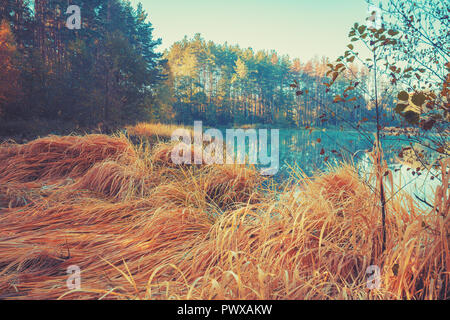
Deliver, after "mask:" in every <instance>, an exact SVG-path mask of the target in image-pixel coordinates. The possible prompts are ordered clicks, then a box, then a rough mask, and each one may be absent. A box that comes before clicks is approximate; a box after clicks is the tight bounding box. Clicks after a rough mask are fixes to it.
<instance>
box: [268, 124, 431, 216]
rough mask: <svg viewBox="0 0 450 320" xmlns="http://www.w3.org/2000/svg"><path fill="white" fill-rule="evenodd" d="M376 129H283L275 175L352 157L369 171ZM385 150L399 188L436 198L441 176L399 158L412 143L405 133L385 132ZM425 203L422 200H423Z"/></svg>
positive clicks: (278, 177)
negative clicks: (363, 132)
mask: <svg viewBox="0 0 450 320" xmlns="http://www.w3.org/2000/svg"><path fill="white" fill-rule="evenodd" d="M374 139H375V132H374V133H371V134H368V135H367V134H366V136H362V135H361V134H360V133H359V132H357V131H351V130H343V131H341V130H335V129H315V130H312V131H310V130H304V129H303V130H295V129H281V130H280V170H279V172H278V173H277V174H276V175H275V177H274V178H275V179H276V180H279V181H282V180H284V179H285V177H286V176H288V175H289V171H290V169H289V167H293V166H294V165H297V166H298V167H299V168H300V169H302V170H303V171H304V172H305V173H306V174H307V175H309V176H311V175H313V174H314V173H315V172H317V171H318V170H325V171H326V170H328V167H329V164H336V163H339V162H340V161H342V160H344V159H345V160H347V161H348V160H351V161H352V162H353V163H355V165H356V166H357V167H358V169H359V171H360V172H361V173H364V172H369V171H370V169H371V166H372V164H371V161H370V159H369V156H368V154H367V151H368V150H371V149H372V146H373V144H372V142H370V141H369V140H371V141H373V140H374ZM382 145H383V151H384V156H385V159H386V161H387V163H388V166H389V168H390V169H391V170H392V173H393V176H394V184H395V185H396V189H399V188H402V189H403V190H405V191H406V192H408V193H409V194H411V195H413V196H414V194H416V195H418V196H419V197H421V198H422V199H424V198H425V199H426V200H427V201H428V202H433V194H434V190H435V188H436V187H437V186H438V185H439V184H440V182H439V180H437V179H434V180H431V179H430V175H428V174H427V173H426V172H423V173H422V174H421V175H420V176H419V175H417V174H415V175H413V174H412V171H413V170H410V169H409V168H408V167H407V166H405V165H403V166H402V165H401V164H399V163H398V162H397V161H396V156H397V155H398V153H399V151H400V149H401V148H402V147H405V146H409V140H408V138H407V137H406V136H386V137H384V138H383V139H382ZM420 205H421V206H422V207H423V204H422V203H420Z"/></svg>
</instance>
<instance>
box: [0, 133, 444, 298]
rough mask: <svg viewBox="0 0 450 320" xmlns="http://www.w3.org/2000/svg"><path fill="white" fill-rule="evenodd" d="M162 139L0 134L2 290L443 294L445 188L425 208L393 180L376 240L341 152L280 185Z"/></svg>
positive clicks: (53, 294)
mask: <svg viewBox="0 0 450 320" xmlns="http://www.w3.org/2000/svg"><path fill="white" fill-rule="evenodd" d="M168 151H169V146H167V145H158V146H155V147H154V148H151V149H148V148H144V147H143V146H139V147H135V146H133V145H132V144H131V143H130V142H129V141H128V140H127V139H126V138H125V137H123V136H119V137H108V136H103V135H87V136H83V137H75V136H73V137H56V136H52V137H48V138H44V139H39V140H36V141H32V142H30V143H28V144H26V145H15V144H7V145H6V144H5V145H2V146H0V168H1V170H0V192H1V193H0V298H3V299H24V298H28V299H30V298H31V299H57V298H62V299H100V298H101V299H448V298H449V296H450V291H449V286H450V283H449V273H448V272H449V271H448V270H449V263H450V261H449V259H450V256H449V253H450V252H449V244H448V241H449V235H448V230H449V212H448V211H449V210H448V208H449V203H450V201H449V197H448V190H447V189H446V188H441V189H439V190H437V192H436V200H435V204H436V210H429V211H428V212H425V211H423V210H421V209H419V208H417V207H416V206H415V204H414V202H413V201H412V199H411V198H410V197H408V196H407V195H405V194H401V193H397V194H395V195H391V194H389V198H391V197H392V198H391V199H390V201H389V202H388V207H387V222H386V223H387V244H386V251H385V252H381V245H380V243H381V237H382V233H381V222H380V220H381V219H380V210H379V208H378V207H377V206H376V205H374V204H375V203H376V199H377V196H376V194H374V193H373V192H372V191H371V189H370V188H369V187H367V186H366V185H365V184H364V183H362V180H361V178H360V177H358V175H357V174H355V170H354V168H353V167H352V166H350V165H346V164H343V165H342V166H341V167H340V168H335V169H334V170H333V171H332V172H330V173H327V174H325V173H324V174H321V175H318V176H316V177H314V178H313V179H310V178H307V177H305V176H303V175H302V174H301V173H299V172H295V174H293V177H292V179H293V181H294V182H295V183H296V185H297V187H295V188H294V187H289V188H286V189H285V190H283V191H282V192H279V191H277V192H276V191H273V190H268V189H267V190H264V189H263V188H262V187H261V185H262V184H261V182H262V181H263V178H262V177H261V176H260V175H259V174H258V172H257V171H256V170H255V169H253V168H250V167H246V166H243V165H224V166H216V165H201V166H200V165H199V166H176V165H173V164H172V163H170V156H168ZM448 165H450V161H449V162H448V163H447V164H445V166H448ZM443 177H444V179H443V186H446V185H448V174H446V172H445V170H444V171H443ZM372 264H374V265H378V266H379V267H380V268H381V286H380V288H379V289H374V290H370V289H368V288H367V286H366V281H367V277H368V275H367V274H366V269H367V267H368V266H369V265H372ZM70 265H77V266H79V267H80V268H81V290H73V291H69V290H68V289H67V287H66V280H67V278H68V275H67V274H66V270H67V267H68V266H70Z"/></svg>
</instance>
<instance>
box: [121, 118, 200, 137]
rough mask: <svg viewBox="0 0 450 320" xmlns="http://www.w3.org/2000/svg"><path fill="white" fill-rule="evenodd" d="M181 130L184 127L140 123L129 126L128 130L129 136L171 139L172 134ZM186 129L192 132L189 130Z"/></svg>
mask: <svg viewBox="0 0 450 320" xmlns="http://www.w3.org/2000/svg"><path fill="white" fill-rule="evenodd" d="M179 128H182V127H180V126H177V125H172V124H162V123H148V122H140V123H138V124H136V125H135V126H129V127H127V128H126V129H127V132H128V133H129V134H131V135H135V136H140V137H157V138H165V139H170V137H171V136H172V133H173V132H174V131H175V130H176V129H179ZM184 129H186V130H189V131H191V130H190V129H188V128H184Z"/></svg>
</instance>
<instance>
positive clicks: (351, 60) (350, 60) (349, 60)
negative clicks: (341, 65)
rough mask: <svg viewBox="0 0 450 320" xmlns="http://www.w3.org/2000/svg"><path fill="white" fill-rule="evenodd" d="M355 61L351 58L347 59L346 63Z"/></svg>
mask: <svg viewBox="0 0 450 320" xmlns="http://www.w3.org/2000/svg"><path fill="white" fill-rule="evenodd" d="M354 60H355V56H351V57H350V58H348V59H347V61H348V62H353V61H354Z"/></svg>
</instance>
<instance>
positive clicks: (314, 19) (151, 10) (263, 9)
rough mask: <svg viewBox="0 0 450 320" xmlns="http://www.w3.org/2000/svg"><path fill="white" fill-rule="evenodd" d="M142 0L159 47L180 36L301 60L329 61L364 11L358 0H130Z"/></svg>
mask: <svg viewBox="0 0 450 320" xmlns="http://www.w3.org/2000/svg"><path fill="white" fill-rule="evenodd" d="M131 2H132V3H133V4H137V3H138V2H142V4H143V7H144V9H145V10H146V12H147V13H148V14H149V19H150V21H151V22H152V24H153V27H154V29H155V30H154V35H155V36H156V37H160V38H162V41H163V44H162V46H160V50H162V49H165V48H168V47H170V46H171V45H172V44H173V43H174V42H175V41H178V40H181V39H182V38H183V37H184V35H187V36H188V38H191V37H193V36H194V34H195V33H201V35H202V36H203V38H205V39H206V40H212V41H214V42H216V43H224V42H225V41H228V43H230V44H239V45H240V46H241V47H245V48H246V47H252V48H253V49H255V50H259V49H268V50H270V49H275V50H276V51H277V52H279V53H280V54H289V55H290V56H291V57H292V58H294V57H298V58H300V59H301V60H302V61H305V60H307V59H310V58H312V57H314V55H318V56H322V55H323V56H328V57H330V58H331V59H332V60H334V59H335V58H337V57H338V56H339V55H341V54H342V53H343V52H344V51H345V46H346V44H347V43H348V42H349V40H348V38H347V34H348V31H349V29H350V27H351V26H352V25H353V23H354V22H363V21H364V19H365V17H366V15H367V8H368V6H367V4H366V2H365V1H364V0H141V1H138V0H131Z"/></svg>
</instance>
